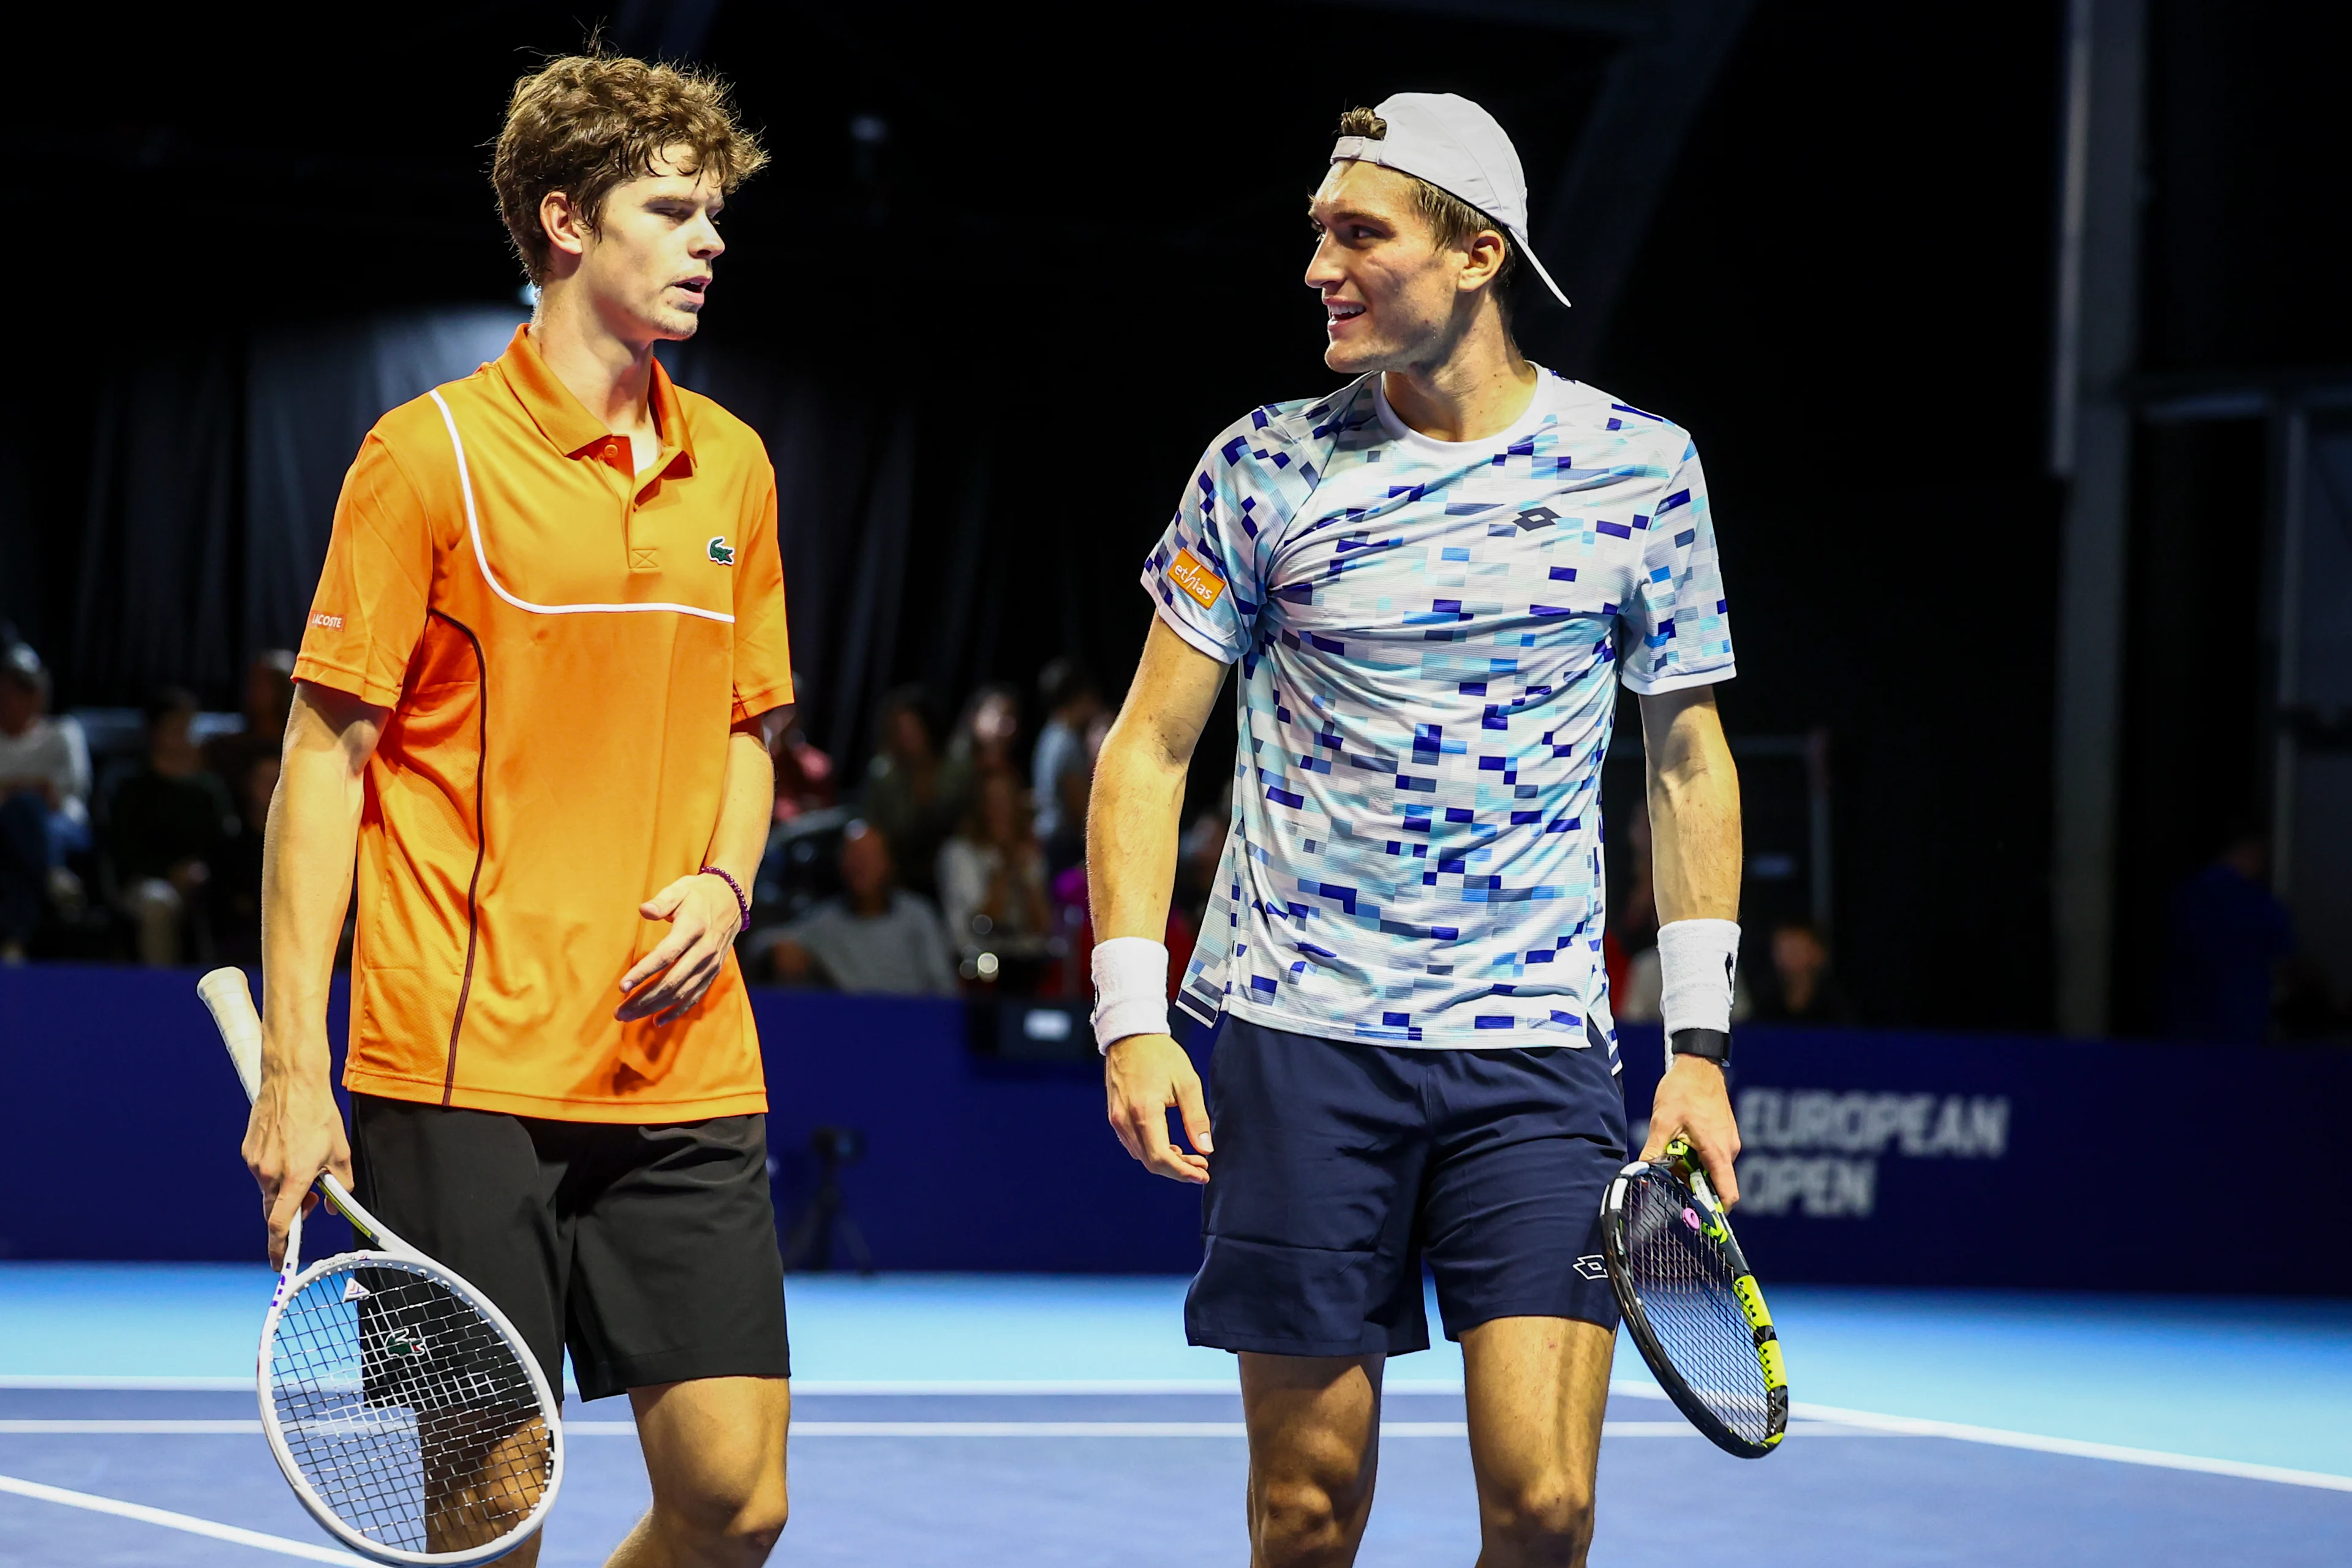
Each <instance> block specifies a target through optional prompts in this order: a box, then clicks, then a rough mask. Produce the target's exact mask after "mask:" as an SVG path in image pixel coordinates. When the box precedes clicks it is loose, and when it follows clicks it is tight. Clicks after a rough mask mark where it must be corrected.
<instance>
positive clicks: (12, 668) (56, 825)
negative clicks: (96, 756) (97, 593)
mask: <svg viewBox="0 0 2352 1568" xmlns="http://www.w3.org/2000/svg"><path fill="white" fill-rule="evenodd" d="M48 704H49V672H48V669H47V667H46V666H44V665H43V664H42V663H41V656H40V655H39V654H37V653H35V652H34V651H33V650H32V648H31V647H28V646H26V644H24V643H20V642H11V643H8V644H7V645H6V646H5V648H0V963H23V962H24V961H25V947H26V943H27V942H30V941H31V940H32V936H33V933H34V932H35V931H37V930H38V929H39V928H40V926H41V925H42V923H43V922H44V921H46V920H47V918H48V917H49V916H50V915H51V914H53V913H55V914H62V915H66V916H68V917H70V916H71V915H73V914H75V913H77V912H79V910H80V907H81V900H82V885H81V879H79V877H76V876H75V875H74V873H73V872H72V870H71V869H70V868H68V866H67V865H66V858H67V857H68V856H69V855H75V854H79V853H80V852H81V851H82V850H85V849H87V848H89V742H88V741H87V740H86V739H85V738H84V737H83V735H82V732H81V726H80V725H79V724H78V723H76V722H75V721H73V720H72V719H70V718H64V719H53V718H51V717H49V713H48Z"/></svg>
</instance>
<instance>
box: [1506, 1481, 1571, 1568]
mask: <svg viewBox="0 0 2352 1568" xmlns="http://www.w3.org/2000/svg"><path fill="white" fill-rule="evenodd" d="M1486 1514H1487V1519H1486V1525H1487V1531H1488V1533H1489V1534H1491V1535H1496V1536H1499V1537H1501V1538H1502V1539H1503V1540H1505V1541H1507V1542H1510V1543H1511V1545H1512V1547H1513V1548H1514V1554H1515V1556H1516V1557H1517V1560H1518V1561H1520V1562H1523V1563H1530V1564H1533V1563H1543V1564H1546V1565H1548V1568H1549V1565H1550V1564H1560V1565H1562V1568H1574V1565H1576V1564H1580V1563H1583V1561H1584V1552H1585V1549H1586V1548H1587V1547H1589V1546H1590V1545H1591V1543H1592V1489H1591V1487H1590V1486H1588V1485H1586V1484H1584V1483H1583V1482H1582V1481H1580V1480H1579V1479H1576V1478H1574V1477H1571V1476H1565V1475H1555V1476H1542V1477H1536V1478H1532V1479H1528V1481H1526V1482H1524V1483H1521V1484H1518V1485H1515V1486H1511V1487H1508V1488H1506V1489H1502V1491H1501V1492H1500V1493H1499V1494H1498V1495H1493V1496H1490V1497H1489V1499H1488V1500H1487V1507H1486Z"/></svg>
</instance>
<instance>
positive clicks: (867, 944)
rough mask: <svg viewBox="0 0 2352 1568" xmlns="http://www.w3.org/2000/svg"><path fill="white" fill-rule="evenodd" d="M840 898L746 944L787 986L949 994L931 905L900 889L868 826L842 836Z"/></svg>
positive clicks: (948, 964)
mask: <svg viewBox="0 0 2352 1568" xmlns="http://www.w3.org/2000/svg"><path fill="white" fill-rule="evenodd" d="M841 885H842V889H843V891H842V896H841V897H840V898H837V899H827V900H824V902H823V903H820V904H818V905H817V906H816V908H815V909H814V910H810V911H809V912H808V914H807V915H806V916H804V917H803V918H802V919H801V920H798V921H793V923H792V924H791V925H788V926H786V927H784V928H783V929H782V930H781V931H755V932H753V933H752V934H751V936H750V937H748V938H746V939H745V945H746V947H747V948H748V949H749V950H750V952H751V953H752V954H753V955H754V956H755V957H764V958H765V959H766V960H767V961H768V963H770V964H771V965H772V967H773V969H774V972H775V975H776V978H777V979H779V980H782V981H783V982H784V983H785V984H791V985H812V984H814V985H830V986H832V987H833V988H834V989H835V990H838V991H863V992H876V993H881V994H893V995H902V996H905V995H917V996H951V995H953V994H955V988H956V974H955V961H954V960H953V959H952V958H951V957H950V956H949V952H948V942H947V933H946V932H944V931H941V930H940V916H939V911H938V910H935V909H933V908H932V907H931V904H930V900H928V899H925V898H923V897H921V896H920V895H919V894H915V893H909V892H906V891H903V890H901V889H899V888H898V886H897V874H896V869H895V868H894V866H893V865H892V859H891V854H890V844H889V840H888V838H887V836H885V835H884V833H883V832H882V830H881V829H880V828H878V827H876V826H873V825H872V824H870V823H866V822H853V823H851V824H850V825H849V826H847V827H845V828H844V829H843V830H842V835H841Z"/></svg>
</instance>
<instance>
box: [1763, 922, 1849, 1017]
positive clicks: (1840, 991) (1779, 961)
mask: <svg viewBox="0 0 2352 1568" xmlns="http://www.w3.org/2000/svg"><path fill="white" fill-rule="evenodd" d="M1756 1018H1757V1020H1758V1021H1759V1023H1783V1024H1851V1023H1853V1021H1854V1011H1853V999H1852V998H1850V997H1849V996H1847V995H1846V994H1845V988H1844V987H1843V986H1842V985H1840V984H1838V979H1837V976H1836V974H1834V973H1832V971H1831V968H1830V944H1829V941H1828V939H1827V938H1826V937H1824V936H1822V931H1821V928H1820V927H1819V926H1817V925H1815V924H1813V922H1812V921H1809V920H1802V919H1799V918H1797V917H1794V916H1790V917H1788V918H1785V919H1782V920H1779V921H1774V922H1773V924H1772V982H1771V984H1768V985H1764V986H1760V987H1759V988H1758V992H1757V996H1756Z"/></svg>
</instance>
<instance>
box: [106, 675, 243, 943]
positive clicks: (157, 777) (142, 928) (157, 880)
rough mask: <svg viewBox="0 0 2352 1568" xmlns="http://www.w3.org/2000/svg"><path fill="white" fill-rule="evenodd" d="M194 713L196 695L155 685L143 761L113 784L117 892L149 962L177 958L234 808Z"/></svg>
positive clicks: (110, 819)
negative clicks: (196, 733) (200, 745)
mask: <svg viewBox="0 0 2352 1568" xmlns="http://www.w3.org/2000/svg"><path fill="white" fill-rule="evenodd" d="M195 717H196V700H195V698H194V696H192V695H190V694H189V693H187V692H185V691H183V690H180V689H177V688H167V689H164V690H162V691H159V692H157V693H156V695H155V697H154V699H153V700H152V701H150V702H149V703H148V704H147V759H146V762H145V763H143V764H142V766H141V767H140V769H139V771H138V772H137V773H132V774H131V776H130V777H129V778H126V779H124V780H123V781H122V782H121V784H117V785H116V786H115V789H114V798H113V800H112V801H111V802H110V805H109V808H108V811H107V823H106V836H107V847H108V849H109V850H110V853H111V854H112V856H113V859H114V871H115V879H116V882H117V884H118V892H117V897H118V898H119V899H120V900H121V909H122V912H123V913H124V914H127V915H129V916H130V917H131V921H132V922H133V923H134V924H135V925H136V926H137V928H138V946H139V962H140V963H145V964H151V965H168V964H173V963H179V962H180V960H181V955H182V951H183V947H184V941H185V939H186V937H187V936H188V934H189V931H190V926H189V921H188V910H189V906H190V903H191V901H192V900H194V897H195V895H196V891H197V889H200V888H202V887H203V886H204V883H205V875H206V866H205V862H206V860H207V859H208V858H210V856H211V855H212V853H213V851H214V849H215V847H218V845H219V843H220V840H221V837H222V836H223V835H224V834H225V833H226V831H227V830H228V826H229V824H230V820H231V819H232V818H233V817H234V816H236V811H235V809H234V808H233V807H232V806H231V805H229V799H228V792H227V791H226V789H224V788H223V787H222V786H221V782H220V780H219V779H217V778H215V777H214V776H213V775H212V774H211V773H207V772H205V759H204V753H203V752H200V751H198V750H197V749H196V743H195V742H194V740H193V739H192V738H191V737H190V735H189V732H188V731H189V727H190V725H191V724H192V723H194V720H195ZM198 929H199V930H201V928H198ZM209 934H210V933H209V932H203V935H204V937H205V938H208V937H209ZM209 945H210V944H209V941H206V942H205V946H209ZM199 956H201V953H200V954H199Z"/></svg>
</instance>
